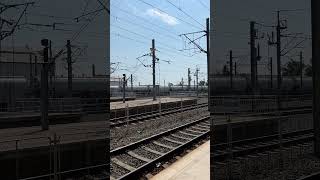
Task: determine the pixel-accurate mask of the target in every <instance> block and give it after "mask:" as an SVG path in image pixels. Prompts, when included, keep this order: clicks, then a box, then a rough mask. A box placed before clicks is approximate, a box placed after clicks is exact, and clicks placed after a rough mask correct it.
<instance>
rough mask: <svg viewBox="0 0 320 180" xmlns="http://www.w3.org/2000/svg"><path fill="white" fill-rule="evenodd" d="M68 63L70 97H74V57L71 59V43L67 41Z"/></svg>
mask: <svg viewBox="0 0 320 180" xmlns="http://www.w3.org/2000/svg"><path fill="white" fill-rule="evenodd" d="M67 63H68V91H69V97H72V59H71V44H70V40H68V41H67Z"/></svg>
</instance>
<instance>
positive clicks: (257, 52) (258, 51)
mask: <svg viewBox="0 0 320 180" xmlns="http://www.w3.org/2000/svg"><path fill="white" fill-rule="evenodd" d="M256 50H257V51H256V60H255V66H256V88H257V86H258V85H259V83H258V80H259V79H258V61H260V59H261V56H260V44H258V47H257V48H256Z"/></svg>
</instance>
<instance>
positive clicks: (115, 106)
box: [110, 97, 193, 110]
mask: <svg viewBox="0 0 320 180" xmlns="http://www.w3.org/2000/svg"><path fill="white" fill-rule="evenodd" d="M190 100H193V98H174V97H164V98H157V100H155V101H153V100H152V98H148V99H136V100H130V101H126V102H125V103H123V102H122V101H118V102H111V103H110V109H111V110H113V109H122V108H126V106H127V105H128V106H129V107H137V106H148V105H153V104H154V105H156V104H159V103H160V102H161V103H179V102H181V101H190Z"/></svg>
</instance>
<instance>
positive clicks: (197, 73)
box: [196, 68, 199, 98]
mask: <svg viewBox="0 0 320 180" xmlns="http://www.w3.org/2000/svg"><path fill="white" fill-rule="evenodd" d="M198 80H199V68H197V69H196V82H197V89H196V91H197V98H198V97H199V82H198Z"/></svg>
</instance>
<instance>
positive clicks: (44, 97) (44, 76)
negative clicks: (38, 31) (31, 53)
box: [40, 39, 49, 130]
mask: <svg viewBox="0 0 320 180" xmlns="http://www.w3.org/2000/svg"><path fill="white" fill-rule="evenodd" d="M41 45H42V46H44V48H43V66H42V71H41V99H40V108H41V127H42V130H48V129H49V122H48V104H49V100H48V45H49V40H48V39H42V40H41Z"/></svg>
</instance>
